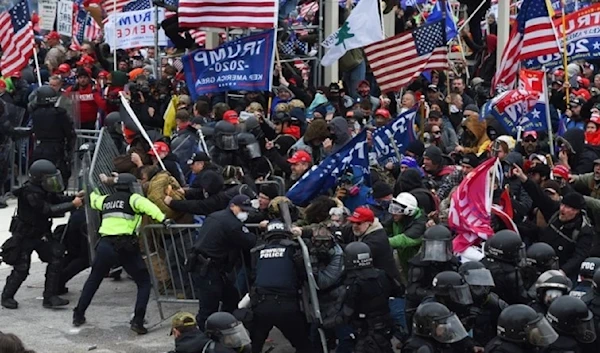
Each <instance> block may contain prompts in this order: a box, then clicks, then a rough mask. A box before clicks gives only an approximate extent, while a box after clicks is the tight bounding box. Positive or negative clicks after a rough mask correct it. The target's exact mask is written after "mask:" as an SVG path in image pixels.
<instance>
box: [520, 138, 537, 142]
mask: <svg viewBox="0 0 600 353" xmlns="http://www.w3.org/2000/svg"><path fill="white" fill-rule="evenodd" d="M536 141H537V140H536V139H534V138H532V137H527V138H524V139H523V142H529V143H531V142H536Z"/></svg>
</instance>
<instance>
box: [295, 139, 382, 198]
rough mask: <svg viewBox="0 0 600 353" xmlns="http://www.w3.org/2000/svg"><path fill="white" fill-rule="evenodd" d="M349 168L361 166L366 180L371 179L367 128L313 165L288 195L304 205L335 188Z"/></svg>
mask: <svg viewBox="0 0 600 353" xmlns="http://www.w3.org/2000/svg"><path fill="white" fill-rule="evenodd" d="M349 168H360V169H361V170H362V171H363V177H364V180H370V172H369V155H368V145H367V130H363V131H361V132H360V133H359V134H358V135H356V136H355V137H354V138H353V139H352V140H350V141H348V143H346V144H345V145H344V147H342V148H341V149H340V150H339V151H337V153H335V154H332V155H330V156H328V157H327V158H325V159H324V160H323V161H322V162H321V163H320V164H319V165H318V166H313V167H312V168H311V169H310V170H309V171H308V172H306V173H304V175H303V176H302V178H301V179H300V180H298V181H297V182H296V184H294V186H292V188H291V189H290V190H289V191H288V192H287V194H286V196H287V197H288V198H289V199H290V200H291V201H292V202H293V203H294V204H295V205H298V206H301V207H304V206H306V205H308V203H309V202H310V201H311V200H312V199H314V198H315V197H317V196H319V195H321V194H324V193H326V192H327V191H329V190H331V189H333V188H334V187H335V186H336V184H337V180H338V177H339V176H341V175H343V174H344V173H345V172H346V171H347V170H348V169H349Z"/></svg>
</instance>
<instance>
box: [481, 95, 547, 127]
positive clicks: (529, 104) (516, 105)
mask: <svg viewBox="0 0 600 353" xmlns="http://www.w3.org/2000/svg"><path fill="white" fill-rule="evenodd" d="M546 104H548V103H547V102H546V100H545V97H544V95H543V94H539V92H530V91H525V90H510V91H506V92H503V93H501V94H499V95H497V96H496V97H494V98H492V99H491V100H489V101H488V102H487V103H485V104H484V105H483V107H482V108H481V117H486V116H488V115H490V114H491V115H493V116H494V117H495V118H496V119H497V120H498V121H499V122H500V124H501V125H502V126H503V127H504V129H505V130H506V131H507V132H508V134H509V135H511V136H513V137H516V136H517V130H518V127H519V126H521V127H522V128H523V131H547V130H548V120H547V117H546Z"/></svg>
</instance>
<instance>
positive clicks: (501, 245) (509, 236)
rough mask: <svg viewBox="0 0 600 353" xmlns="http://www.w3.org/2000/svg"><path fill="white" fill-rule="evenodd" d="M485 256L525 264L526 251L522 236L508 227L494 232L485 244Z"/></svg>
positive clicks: (514, 263)
mask: <svg viewBox="0 0 600 353" xmlns="http://www.w3.org/2000/svg"><path fill="white" fill-rule="evenodd" d="M484 253H485V257H488V258H492V259H496V260H500V261H503V262H507V263H511V264H513V265H517V266H523V265H525V264H524V261H525V257H526V252H525V244H524V243H523V241H522V240H521V236H520V235H519V234H518V233H516V232H514V231H512V230H508V229H504V230H501V231H499V232H497V233H496V234H494V235H493V236H492V237H491V238H490V239H489V240H488V241H486V242H485V245H484Z"/></svg>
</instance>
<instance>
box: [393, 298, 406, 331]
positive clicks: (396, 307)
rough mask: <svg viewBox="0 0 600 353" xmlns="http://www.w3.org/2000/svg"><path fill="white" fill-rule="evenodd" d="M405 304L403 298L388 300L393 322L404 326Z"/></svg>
mask: <svg viewBox="0 0 600 353" xmlns="http://www.w3.org/2000/svg"><path fill="white" fill-rule="evenodd" d="M405 306H406V301H405V299H404V298H394V299H392V300H390V314H391V315H392V319H394V324H396V325H400V326H402V327H404V328H406V315H405V312H404V307H405Z"/></svg>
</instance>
